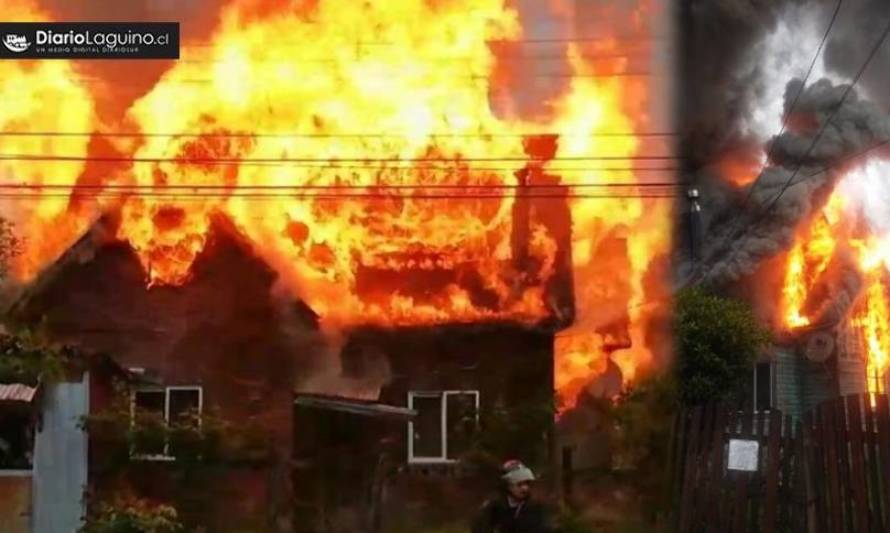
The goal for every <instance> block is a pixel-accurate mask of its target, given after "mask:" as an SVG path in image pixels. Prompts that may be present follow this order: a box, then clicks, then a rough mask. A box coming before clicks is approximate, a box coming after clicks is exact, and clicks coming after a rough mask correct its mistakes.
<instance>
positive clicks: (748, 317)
mask: <svg viewBox="0 0 890 533" xmlns="http://www.w3.org/2000/svg"><path fill="white" fill-rule="evenodd" d="M676 315H677V327H676V345H677V352H678V353H677V357H678V358H677V362H676V378H677V383H678V387H679V394H680V400H681V401H682V402H683V403H684V404H686V405H696V404H701V403H706V402H709V401H714V400H719V399H723V398H726V397H727V396H728V395H730V394H733V393H735V392H736V391H737V390H738V386H739V384H740V383H741V382H742V380H744V379H745V377H746V376H747V375H748V374H749V372H750V369H751V366H752V364H753V363H754V360H755V359H756V358H757V356H758V354H759V353H760V352H761V351H762V350H763V349H764V348H765V347H766V345H767V344H768V343H769V340H770V335H769V331H768V330H767V329H766V328H764V327H763V326H761V325H760V324H759V323H758V321H757V319H756V318H755V316H754V313H753V312H752V310H751V308H750V306H749V305H747V304H745V303H744V302H740V301H737V300H732V299H729V298H722V297H719V296H713V295H710V294H708V293H706V292H704V291H703V290H701V289H698V288H694V289H687V290H685V291H683V292H681V293H680V295H679V297H678V298H677V303H676Z"/></svg>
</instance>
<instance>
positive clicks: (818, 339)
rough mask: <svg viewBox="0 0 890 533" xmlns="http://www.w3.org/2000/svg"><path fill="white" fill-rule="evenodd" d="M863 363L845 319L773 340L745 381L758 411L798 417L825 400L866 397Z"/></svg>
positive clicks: (854, 331)
mask: <svg viewBox="0 0 890 533" xmlns="http://www.w3.org/2000/svg"><path fill="white" fill-rule="evenodd" d="M866 358H867V353H866V351H865V343H864V341H863V339H862V336H861V334H860V330H859V328H857V327H853V326H852V325H851V324H850V317H849V315H848V316H846V317H844V318H843V319H841V320H840V321H838V322H836V323H825V324H821V325H819V326H816V327H811V328H802V329H800V330H796V331H794V332H793V333H791V334H786V335H784V336H782V337H780V338H778V339H777V340H776V342H775V343H774V344H773V345H772V347H771V348H770V349H769V350H767V352H766V353H765V354H764V355H763V356H762V358H761V359H760V360H759V361H758V363H757V365H756V367H755V369H754V372H753V373H752V377H751V381H750V382H751V388H750V392H751V399H752V402H753V404H754V405H755V406H756V408H757V409H759V410H767V409H769V408H778V409H779V410H781V411H782V412H783V413H785V414H789V415H791V416H793V417H795V418H797V417H800V416H803V415H804V414H805V413H806V412H808V411H810V410H812V409H814V408H815V407H816V406H818V405H819V404H820V403H821V402H823V401H825V400H828V399H831V398H834V397H837V396H839V395H840V396H846V395H849V394H861V393H863V392H867V391H868V387H867V381H866V380H867V379H868V376H866ZM886 386H887V384H886V382H885V383H882V384H881V386H880V387H879V389H878V390H887V388H886Z"/></svg>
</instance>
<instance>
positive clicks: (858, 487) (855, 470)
mask: <svg viewBox="0 0 890 533" xmlns="http://www.w3.org/2000/svg"><path fill="white" fill-rule="evenodd" d="M861 400H862V397H861V396H859V395H858V394H855V395H854V394H851V395H850V396H847V399H846V402H847V422H848V427H847V432H848V436H849V439H848V440H849V442H850V481H851V482H852V484H853V486H852V489H853V490H852V491H851V492H852V495H853V499H854V500H855V501H854V502H853V503H854V509H853V513H852V514H853V517H852V518H853V520H852V522H853V531H863V532H865V531H869V529H870V527H871V526H870V524H869V509H868V487H867V486H866V484H865V459H864V458H863V452H864V450H863V437H862V425H863V420H862V409H861V407H860V405H859V402H860V401H861Z"/></svg>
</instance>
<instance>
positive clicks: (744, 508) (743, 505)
mask: <svg viewBox="0 0 890 533" xmlns="http://www.w3.org/2000/svg"><path fill="white" fill-rule="evenodd" d="M741 417H742V429H741V432H740V434H739V437H740V438H743V439H745V438H751V437H752V436H753V435H752V429H753V427H752V426H753V422H754V421H753V418H754V414H753V412H752V411H751V410H749V409H745V410H744V411H743V412H742V414H741ZM734 477H735V494H734V495H733V503H732V517H733V518H732V529H731V530H730V531H731V532H732V533H742V532H743V531H745V530H746V529H747V528H746V521H747V520H748V494H747V491H748V482H749V481H750V478H751V473H750V472H734Z"/></svg>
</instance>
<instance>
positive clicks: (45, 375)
mask: <svg viewBox="0 0 890 533" xmlns="http://www.w3.org/2000/svg"><path fill="white" fill-rule="evenodd" d="M70 352H71V349H70V348H55V347H51V346H46V345H43V344H42V343H40V342H38V341H37V339H36V338H35V337H34V336H33V335H31V334H28V333H24V334H22V335H7V334H0V383H25V384H27V385H36V384H37V382H38V381H41V380H42V381H53V380H56V379H59V378H61V377H62V376H63V375H64V372H65V364H64V362H65V358H66V356H68V355H70Z"/></svg>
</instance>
